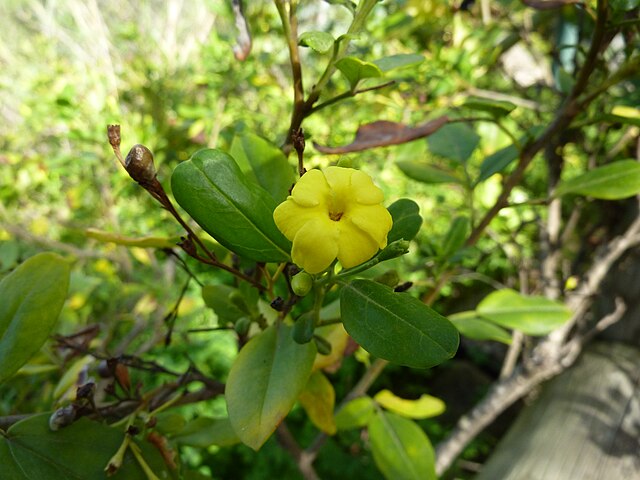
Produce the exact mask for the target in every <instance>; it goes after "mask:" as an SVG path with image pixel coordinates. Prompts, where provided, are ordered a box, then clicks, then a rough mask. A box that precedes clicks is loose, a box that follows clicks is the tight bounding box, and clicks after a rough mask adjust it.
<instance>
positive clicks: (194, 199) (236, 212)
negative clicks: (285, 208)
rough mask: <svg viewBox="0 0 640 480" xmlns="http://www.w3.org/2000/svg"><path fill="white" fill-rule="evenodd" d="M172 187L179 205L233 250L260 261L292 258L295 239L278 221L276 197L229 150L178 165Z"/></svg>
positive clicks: (210, 152) (203, 154)
mask: <svg viewBox="0 0 640 480" xmlns="http://www.w3.org/2000/svg"><path fill="white" fill-rule="evenodd" d="M171 187H172V189H173V194H174V196H175V197H176V200H177V201H178V203H179V204H180V206H181V207H182V208H184V209H185V210H186V211H187V213H189V215H191V217H192V218H193V219H194V220H195V221H196V222H198V224H199V225H200V226H201V227H202V228H203V229H204V230H205V231H206V232H207V233H209V235H211V236H212V237H213V238H215V239H216V240H218V241H219V242H220V243H221V244H222V245H224V246H225V247H227V248H228V249H229V250H231V251H233V252H236V253H237V254H238V255H240V256H243V257H246V258H248V259H250V260H254V261H257V262H282V261H286V260H288V259H289V252H290V250H291V243H290V242H289V241H288V240H287V239H286V238H285V237H284V236H283V235H282V233H280V231H279V230H278V228H277V227H276V225H275V223H274V221H273V210H274V209H275V207H276V202H275V200H274V199H273V197H272V196H271V195H269V193H268V192H267V191H266V190H264V189H263V188H262V187H260V186H259V185H257V184H256V183H255V182H253V181H251V180H250V179H247V178H246V177H245V176H244V175H243V174H242V172H241V170H240V167H238V164H237V163H236V162H235V161H234V160H233V158H231V157H230V156H229V155H227V154H226V153H224V152H222V151H220V150H214V149H205V150H200V151H199V152H197V153H196V154H195V155H194V156H193V157H191V160H188V161H186V162H183V163H181V164H180V165H178V166H177V167H176V169H175V170H174V172H173V175H172V177H171Z"/></svg>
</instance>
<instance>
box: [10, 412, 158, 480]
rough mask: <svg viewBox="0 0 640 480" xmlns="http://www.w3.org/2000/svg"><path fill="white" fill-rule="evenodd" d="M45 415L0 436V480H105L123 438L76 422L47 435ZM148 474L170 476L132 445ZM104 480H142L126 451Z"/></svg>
mask: <svg viewBox="0 0 640 480" xmlns="http://www.w3.org/2000/svg"><path fill="white" fill-rule="evenodd" d="M48 418H49V414H44V415H36V416H33V417H30V418H27V419H26V420H22V421H20V422H18V423H16V424H15V425H13V426H12V427H11V428H9V430H8V431H7V432H6V433H3V432H2V431H0V465H2V467H0V468H1V473H0V477H2V478H6V479H7V480H9V479H11V480H44V479H46V480H85V479H88V478H91V479H105V480H106V479H107V475H106V473H105V472H104V468H105V467H106V466H107V464H108V463H109V460H110V459H111V457H112V456H113V455H114V454H115V453H116V451H117V450H118V448H119V447H120V445H121V444H122V441H123V440H124V433H123V432H122V430H121V429H116V428H111V427H108V426H106V425H104V424H102V423H98V422H92V421H90V420H87V419H86V418H81V419H80V420H78V421H77V422H74V423H73V424H71V425H70V426H68V427H65V428H62V429H60V430H58V431H56V432H52V431H51V430H50V429H49V420H48ZM136 443H137V444H138V445H139V446H140V447H141V449H142V454H143V457H144V459H145V461H146V462H147V464H148V465H149V466H150V467H151V470H152V471H153V472H154V473H155V474H156V475H157V476H158V477H160V478H170V476H169V475H170V474H169V472H168V471H167V468H166V466H165V464H164V462H163V460H162V458H161V457H160V454H159V452H158V451H157V450H156V449H155V448H153V447H151V446H150V445H149V444H148V443H146V442H141V441H137V442H136ZM108 478H112V479H115V480H117V479H126V480H147V476H146V475H145V473H144V471H143V470H142V468H140V465H139V463H138V462H137V460H136V459H135V457H134V456H133V454H132V453H131V451H130V450H127V452H126V454H125V456H124V463H123V465H122V468H120V470H118V472H117V473H116V474H115V475H113V476H111V477H108Z"/></svg>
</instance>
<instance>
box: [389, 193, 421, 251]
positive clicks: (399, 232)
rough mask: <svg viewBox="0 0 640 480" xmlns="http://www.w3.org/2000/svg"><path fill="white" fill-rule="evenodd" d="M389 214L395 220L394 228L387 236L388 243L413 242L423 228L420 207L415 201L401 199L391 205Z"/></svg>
mask: <svg viewBox="0 0 640 480" xmlns="http://www.w3.org/2000/svg"><path fill="white" fill-rule="evenodd" d="M387 210H389V213H390V214H391V218H392V219H393V226H392V227H391V230H390V231H389V234H388V235H387V243H393V242H395V241H396V240H412V239H413V238H414V237H415V236H416V235H417V234H418V232H419V231H420V227H422V217H421V216H420V207H419V206H418V204H417V203H416V202H414V201H413V200H409V199H408V198H401V199H400V200H396V201H395V202H393V203H392V204H391V205H389V208H387Z"/></svg>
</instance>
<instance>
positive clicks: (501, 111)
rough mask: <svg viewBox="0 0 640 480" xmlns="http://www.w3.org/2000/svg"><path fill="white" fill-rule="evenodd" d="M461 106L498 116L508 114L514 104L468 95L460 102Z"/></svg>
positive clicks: (514, 106) (513, 108) (513, 107)
mask: <svg viewBox="0 0 640 480" xmlns="http://www.w3.org/2000/svg"><path fill="white" fill-rule="evenodd" d="M462 106H463V107H466V108H470V109H471V110H476V111H480V112H486V113H488V114H490V115H491V116H492V117H495V118H500V117H504V116H506V115H509V114H510V113H511V112H512V111H513V110H515V108H516V105H514V104H513V103H511V102H505V101H502V100H489V99H487V98H478V97H469V98H467V99H466V100H465V102H464V103H463V104H462Z"/></svg>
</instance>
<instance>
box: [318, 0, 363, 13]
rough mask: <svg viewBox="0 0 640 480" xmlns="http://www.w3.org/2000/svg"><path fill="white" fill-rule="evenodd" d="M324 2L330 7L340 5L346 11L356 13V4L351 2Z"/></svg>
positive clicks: (340, 0) (329, 0)
mask: <svg viewBox="0 0 640 480" xmlns="http://www.w3.org/2000/svg"><path fill="white" fill-rule="evenodd" d="M325 1H326V2H327V3H330V4H332V5H342V6H343V7H345V8H346V9H347V10H349V11H350V12H351V13H352V14H354V13H356V4H355V2H352V1H351V0H325Z"/></svg>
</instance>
